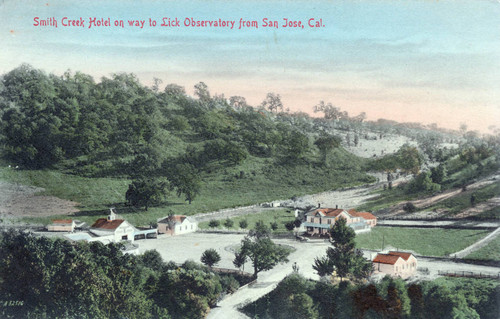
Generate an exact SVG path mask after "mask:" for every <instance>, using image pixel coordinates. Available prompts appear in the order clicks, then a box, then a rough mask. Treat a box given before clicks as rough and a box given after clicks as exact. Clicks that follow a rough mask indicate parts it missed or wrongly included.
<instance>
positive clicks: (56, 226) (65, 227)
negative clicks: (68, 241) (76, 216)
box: [47, 219, 75, 232]
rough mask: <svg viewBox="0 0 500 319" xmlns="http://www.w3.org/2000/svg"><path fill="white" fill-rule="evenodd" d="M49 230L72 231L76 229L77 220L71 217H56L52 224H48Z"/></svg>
mask: <svg viewBox="0 0 500 319" xmlns="http://www.w3.org/2000/svg"><path fill="white" fill-rule="evenodd" d="M47 230H48V231H62V232H72V231H74V230H75V221H74V220H71V219H54V220H53V221H52V224H51V225H48V226H47Z"/></svg>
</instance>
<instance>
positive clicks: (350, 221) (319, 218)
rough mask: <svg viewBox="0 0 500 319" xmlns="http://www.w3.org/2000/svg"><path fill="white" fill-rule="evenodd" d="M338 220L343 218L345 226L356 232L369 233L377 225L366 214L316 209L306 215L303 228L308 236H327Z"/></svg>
mask: <svg viewBox="0 0 500 319" xmlns="http://www.w3.org/2000/svg"><path fill="white" fill-rule="evenodd" d="M339 218H344V219H345V220H346V222H347V225H348V226H350V227H351V228H353V229H354V230H355V231H356V232H361V231H369V230H371V228H373V227H375V225H376V224H377V217H375V216H374V215H373V214H371V213H368V212H358V211H356V210H354V209H349V210H345V209H342V208H317V209H315V210H313V211H311V212H309V213H307V214H306V221H305V222H304V223H303V226H304V227H305V229H306V232H307V233H308V234H309V235H312V236H314V235H327V234H328V233H329V232H330V228H332V227H333V225H335V222H336V221H337V220H338V219H339Z"/></svg>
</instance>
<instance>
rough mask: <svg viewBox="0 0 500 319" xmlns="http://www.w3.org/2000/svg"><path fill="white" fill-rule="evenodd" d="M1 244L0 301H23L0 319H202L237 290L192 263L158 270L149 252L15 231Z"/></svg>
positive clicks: (162, 265) (164, 265)
mask: <svg viewBox="0 0 500 319" xmlns="http://www.w3.org/2000/svg"><path fill="white" fill-rule="evenodd" d="M0 237H1V239H0V299H1V300H2V302H4V301H20V302H22V306H15V307H14V306H13V307H1V308H0V317H1V318H15V319H17V318H103V319H104V318H106V319H108V318H141V319H142V318H151V319H153V318H190V319H191V318H205V316H206V315H207V313H208V311H209V310H210V308H211V307H214V306H215V304H216V302H217V300H218V299H219V298H220V297H221V295H222V294H224V293H226V292H231V291H234V290H235V289H237V288H238V287H239V283H238V281H235V279H234V278H229V277H230V276H226V277H227V278H226V277H222V275H221V276H219V275H216V274H214V273H212V272H211V271H210V269H208V268H206V267H204V266H202V265H200V264H196V263H194V262H186V263H185V264H183V265H181V266H177V265H176V264H174V263H171V262H170V263H165V262H164V261H163V260H162V259H161V257H160V255H159V253H158V252H156V251H148V252H145V253H144V254H142V255H140V256H134V255H128V254H123V252H122V246H121V245H120V244H110V245H103V244H101V243H99V242H92V243H83V242H78V243H72V242H69V241H67V240H63V239H56V240H54V239H49V238H46V237H36V236H34V235H32V234H29V233H23V232H17V231H10V232H4V233H2V234H1V236H0ZM207 260H208V259H207ZM213 261H214V260H212V262H213Z"/></svg>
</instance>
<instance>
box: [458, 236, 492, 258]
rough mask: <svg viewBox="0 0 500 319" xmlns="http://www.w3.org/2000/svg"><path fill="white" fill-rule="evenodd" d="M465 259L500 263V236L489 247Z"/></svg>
mask: <svg viewBox="0 0 500 319" xmlns="http://www.w3.org/2000/svg"><path fill="white" fill-rule="evenodd" d="M465 258H466V259H482V260H496V261H500V236H497V237H496V238H495V239H493V240H492V241H491V242H489V243H488V245H486V246H484V247H483V248H481V249H479V250H476V251H475V252H473V253H472V254H470V255H468V256H467V257H465Z"/></svg>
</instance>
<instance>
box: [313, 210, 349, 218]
mask: <svg viewBox="0 0 500 319" xmlns="http://www.w3.org/2000/svg"><path fill="white" fill-rule="evenodd" d="M342 212H346V211H345V210H343V209H341V208H338V209H337V208H318V209H316V210H314V211H312V212H311V213H308V215H314V216H316V215H317V214H319V215H321V216H324V217H337V216H338V215H340V214H341V213H342ZM346 213H347V212H346Z"/></svg>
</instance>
